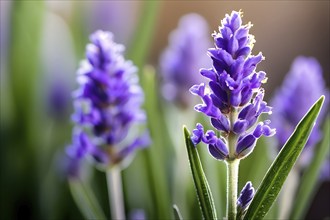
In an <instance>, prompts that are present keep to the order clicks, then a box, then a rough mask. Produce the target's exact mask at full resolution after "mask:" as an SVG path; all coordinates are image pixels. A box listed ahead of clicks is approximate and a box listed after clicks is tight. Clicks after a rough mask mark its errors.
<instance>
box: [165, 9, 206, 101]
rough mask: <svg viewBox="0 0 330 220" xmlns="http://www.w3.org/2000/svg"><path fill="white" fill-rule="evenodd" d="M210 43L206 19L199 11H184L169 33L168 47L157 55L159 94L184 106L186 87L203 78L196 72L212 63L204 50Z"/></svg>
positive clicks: (187, 98) (186, 95) (186, 97)
mask: <svg viewBox="0 0 330 220" xmlns="http://www.w3.org/2000/svg"><path fill="white" fill-rule="evenodd" d="M210 45H211V43H210V40H209V35H208V25H207V22H206V21H205V20H204V18H203V17H201V16H200V15H198V14H187V15H185V16H183V17H182V18H181V19H180V22H179V25H178V28H177V29H176V30H174V31H173V32H172V33H171V34H170V38H169V45H168V48H166V49H165V51H164V52H163V54H162V55H161V57H160V72H161V73H162V78H163V81H164V83H163V86H162V94H163V96H164V98H165V99H166V100H168V101H175V102H176V103H177V104H179V105H181V106H183V107H186V106H187V105H188V104H189V99H190V98H189V92H188V89H189V88H190V87H191V86H192V85H194V84H195V83H197V82H200V81H201V80H202V77H201V76H199V75H196V74H195V73H196V71H198V70H199V69H200V68H201V67H203V66H211V62H210V61H209V59H207V56H206V55H205V52H204V51H205V50H207V48H208V47H209V46H210Z"/></svg>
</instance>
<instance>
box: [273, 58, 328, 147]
mask: <svg viewBox="0 0 330 220" xmlns="http://www.w3.org/2000/svg"><path fill="white" fill-rule="evenodd" d="M323 94H326V88H325V83H324V80H323V77H322V69H321V66H320V64H319V63H318V62H317V60H316V59H314V58H308V57H297V58H296V59H295V60H294V62H293V63H292V66H291V70H290V72H289V73H288V75H287V76H286V78H285V80H284V82H283V85H282V87H281V88H280V89H279V90H278V91H277V92H276V94H275V96H274V98H273V100H272V104H273V105H276V110H275V111H274V114H273V115H272V118H273V120H274V126H275V127H276V130H277V134H276V137H277V139H278V141H279V145H280V146H281V147H282V146H283V145H284V143H285V142H286V141H287V139H288V138H289V136H290V135H291V133H292V132H293V130H294V128H295V127H296V126H297V124H298V122H299V121H300V119H301V118H302V117H303V116H304V114H306V112H307V111H308V109H309V108H310V107H311V106H312V105H313V103H314V102H315V101H316V100H317V99H318V98H319V97H320V96H321V95H323ZM321 113H324V112H321ZM320 116H321V117H319V119H318V121H320V120H322V116H323V114H321V115H320ZM317 124H319V123H317ZM320 138H321V131H320V129H319V125H317V126H315V127H314V128H313V131H312V133H311V135H310V137H309V139H308V141H307V145H306V146H313V145H315V144H316V143H317V142H318V141H319V140H320Z"/></svg>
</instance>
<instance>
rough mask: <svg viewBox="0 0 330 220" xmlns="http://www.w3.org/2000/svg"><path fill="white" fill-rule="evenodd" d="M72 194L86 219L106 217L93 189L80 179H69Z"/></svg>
mask: <svg viewBox="0 0 330 220" xmlns="http://www.w3.org/2000/svg"><path fill="white" fill-rule="evenodd" d="M69 185H70V190H71V194H72V196H73V198H74V200H75V202H76V204H77V205H78V207H79V209H80V211H81V213H83V215H84V217H85V218H86V219H106V217H105V215H104V213H103V211H102V209H101V207H100V205H99V203H98V202H97V200H96V197H95V195H94V194H93V192H92V190H91V189H90V188H89V187H88V186H87V185H84V184H83V183H82V182H81V181H80V180H77V179H72V180H69Z"/></svg>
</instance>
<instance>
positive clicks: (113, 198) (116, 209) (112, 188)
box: [106, 166, 125, 219]
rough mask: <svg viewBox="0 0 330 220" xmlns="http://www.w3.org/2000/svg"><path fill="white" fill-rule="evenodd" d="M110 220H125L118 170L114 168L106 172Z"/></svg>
mask: <svg viewBox="0 0 330 220" xmlns="http://www.w3.org/2000/svg"><path fill="white" fill-rule="evenodd" d="M106 176H107V184H108V194H109V203H110V210H111V219H125V211H124V202H123V189H122V182H121V172H120V168H119V167H117V166H115V167H113V168H111V169H108V170H107V172H106Z"/></svg>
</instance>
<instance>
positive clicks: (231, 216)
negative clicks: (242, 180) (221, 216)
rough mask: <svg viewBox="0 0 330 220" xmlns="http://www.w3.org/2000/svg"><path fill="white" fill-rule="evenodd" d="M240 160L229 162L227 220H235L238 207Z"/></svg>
mask: <svg viewBox="0 0 330 220" xmlns="http://www.w3.org/2000/svg"><path fill="white" fill-rule="evenodd" d="M239 162H240V160H231V161H227V219H228V220H235V219H236V213H237V207H236V201H237V183H238V168H239Z"/></svg>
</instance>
